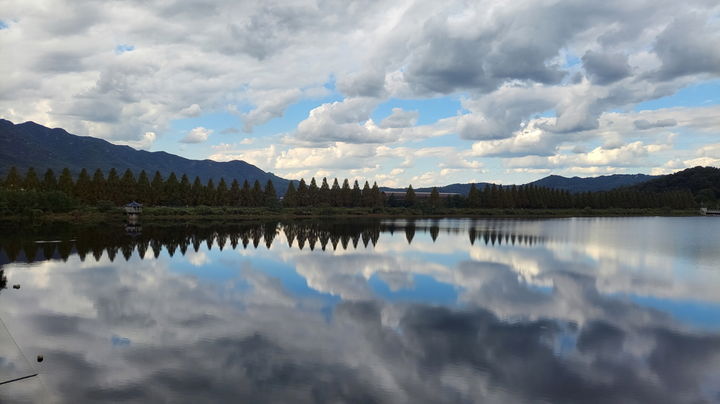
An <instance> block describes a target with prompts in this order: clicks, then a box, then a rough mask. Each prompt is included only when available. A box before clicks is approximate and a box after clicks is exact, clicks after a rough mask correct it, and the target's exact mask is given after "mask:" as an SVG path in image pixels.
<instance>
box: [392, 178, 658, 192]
mask: <svg viewBox="0 0 720 404" xmlns="http://www.w3.org/2000/svg"><path fill="white" fill-rule="evenodd" d="M653 178H657V177H655V176H652V175H645V174H615V175H603V176H600V177H587V178H580V177H572V178H567V177H563V176H560V175H550V176H547V177H545V178H542V179H539V180H537V181H533V182H530V183H528V184H526V185H535V186H538V187H545V188H555V189H562V190H565V191H570V192H572V193H577V192H586V191H591V192H593V191H609V190H611V189H615V188H620V187H627V186H632V185H636V184H639V183H642V182H645V181H648V180H651V179H653ZM471 185H472V183H468V184H450V185H445V186H442V187H438V192H451V193H458V194H463V195H467V194H468V193H469V192H470V186H471ZM488 185H492V184H490V183H487V182H478V183H475V187H477V189H478V190H480V191H482V190H483V188H485V187H486V186H488ZM380 189H381V190H382V191H396V192H402V191H405V188H380ZM415 191H416V192H430V191H432V187H425V188H416V189H415Z"/></svg>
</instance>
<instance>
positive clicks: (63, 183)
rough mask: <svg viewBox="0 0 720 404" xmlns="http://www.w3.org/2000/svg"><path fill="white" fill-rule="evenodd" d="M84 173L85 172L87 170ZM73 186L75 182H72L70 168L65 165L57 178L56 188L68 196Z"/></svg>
mask: <svg viewBox="0 0 720 404" xmlns="http://www.w3.org/2000/svg"><path fill="white" fill-rule="evenodd" d="M85 173H86V174H87V171H86V172H85ZM74 187H75V184H73V179H72V174H70V169H69V168H67V167H65V168H63V170H62V172H61V173H60V178H59V179H58V190H60V191H61V192H64V193H65V195H68V196H70V195H72V194H73V189H74Z"/></svg>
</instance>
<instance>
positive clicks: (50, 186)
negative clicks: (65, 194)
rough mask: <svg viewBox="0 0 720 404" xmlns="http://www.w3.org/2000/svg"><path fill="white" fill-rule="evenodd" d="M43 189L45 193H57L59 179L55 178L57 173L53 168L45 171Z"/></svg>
mask: <svg viewBox="0 0 720 404" xmlns="http://www.w3.org/2000/svg"><path fill="white" fill-rule="evenodd" d="M41 188H42V189H43V191H55V190H56V189H57V179H56V178H55V173H54V172H53V170H52V168H48V169H47V171H45V175H43V181H42V185H41Z"/></svg>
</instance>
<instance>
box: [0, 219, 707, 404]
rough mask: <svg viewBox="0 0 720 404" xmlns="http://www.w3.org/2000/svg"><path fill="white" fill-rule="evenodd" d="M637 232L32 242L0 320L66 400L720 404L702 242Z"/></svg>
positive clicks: (250, 229)
mask: <svg viewBox="0 0 720 404" xmlns="http://www.w3.org/2000/svg"><path fill="white" fill-rule="evenodd" d="M628 220H630V222H628V221H621V220H612V219H611V220H597V221H595V220H580V221H578V220H562V221H502V220H499V221H484V220H477V221H470V220H467V221H463V220H440V221H434V220H428V221H367V222H353V223H342V222H324V223H317V222H288V223H255V224H251V223H248V224H243V225H234V226H222V227H212V228H202V227H197V228H195V227H184V229H185V230H182V231H181V229H180V228H173V229H152V228H148V227H145V228H144V229H143V232H142V234H140V235H137V236H135V237H130V236H127V235H126V234H124V233H123V232H122V231H120V232H118V233H119V234H112V235H111V234H108V232H107V229H104V230H103V231H96V232H91V231H87V230H84V231H83V232H75V231H73V230H68V231H67V232H66V233H62V232H60V233H58V234H57V235H56V236H55V237H50V236H51V235H52V234H50V233H47V234H44V235H42V238H38V236H35V237H33V236H32V235H28V236H26V237H22V240H19V241H18V240H15V241H12V242H11V241H10V240H8V241H6V240H5V239H3V240H2V247H3V250H4V251H6V254H7V257H8V258H7V260H8V261H9V260H10V257H11V256H12V257H14V259H15V260H17V261H18V262H17V263H14V264H13V263H7V264H5V265H4V267H3V269H4V271H5V273H6V275H7V277H8V280H9V282H10V283H15V282H18V283H21V284H22V289H20V290H13V289H10V290H3V291H2V293H0V313H2V316H3V319H7V322H8V326H9V328H10V329H11V330H12V331H13V335H14V336H15V337H16V338H17V340H18V341H22V343H21V344H20V345H21V347H22V348H23V350H24V351H25V352H26V354H28V355H35V354H37V353H43V354H44V355H45V358H46V360H45V362H43V364H42V365H39V366H38V367H39V370H40V372H41V374H42V376H43V378H44V379H43V380H44V381H45V383H46V385H47V390H49V393H48V396H49V398H50V400H49V401H53V400H54V401H57V402H87V401H91V402H104V401H110V402H117V401H127V402H188V403H189V402H193V403H196V402H236V401H249V402H288V401H291V402H363V403H365V402H408V403H409V402H413V403H440V402H483V403H493V402H496V403H525V402H527V403H531V402H533V403H534V402H552V403H576V402H602V403H606V402H607V403H626V402H627V403H633V402H636V403H645V402H652V403H685V402H710V403H712V402H718V401H720V388H719V387H718V386H720V365H718V363H720V362H719V361H720V334H719V333H718V330H720V328H718V327H717V323H718V322H719V321H720V315H718V314H720V311H714V310H716V308H717V307H718V301H719V300H720V298H719V297H718V294H717V290H719V289H718V288H719V287H720V274H718V271H717V270H716V269H713V268H711V267H707V266H706V263H707V262H710V261H712V260H714V259H717V258H718V255H717V254H718V252H717V247H718V245H717V242H715V241H714V240H713V239H712V238H711V237H707V236H708V235H711V234H712V232H713V231H714V228H713V226H712V225H707V224H706V222H697V221H692V220H689V221H686V220H681V221H674V220H670V219H668V220H665V219H653V218H649V219H647V220H639V221H634V220H635V219H628ZM656 220H664V221H663V222H660V223H658V222H657V221H656ZM638 226H641V227H643V229H641V230H637V232H639V233H644V234H646V237H650V236H652V238H653V239H654V245H657V246H658V247H656V248H651V247H646V248H644V249H641V248H640V246H642V245H644V244H643V243H645V241H644V240H639V239H638V237H637V233H636V231H635V230H631V229H634V228H637V227H638ZM662 229H666V230H667V229H673V230H674V231H662ZM691 232H695V233H696V234H699V236H698V238H697V239H695V240H694V241H693V242H692V243H691V244H687V243H688V242H687V241H682V240H685V239H687V238H688V234H690V233H691ZM30 240H34V241H37V240H41V241H42V240H46V241H48V240H49V241H53V242H52V243H40V244H37V243H33V242H31V241H30ZM13 243H14V244H13ZM683 243H686V244H683ZM64 244H66V246H65V247H62V248H61V246H62V245H64ZM48 245H50V246H52V248H51V247H49V246H48ZM670 246H676V247H677V248H676V249H672V248H670ZM690 246H692V249H690ZM688 250H690V251H691V252H688ZM7 251H10V252H7ZM12 251H16V253H15V255H12ZM38 251H42V253H40V252H38ZM61 251H68V252H67V254H66V255H65V256H64V255H63V253H62V252H61ZM83 252H84V253H83ZM23 257H33V258H32V259H34V260H35V261H34V262H32V263H26V262H25V261H27V260H26V259H25V258H23ZM42 257H50V258H52V259H50V260H46V261H42V259H43V258H42ZM90 257H92V259H90ZM118 257H123V259H118ZM64 260H66V261H64ZM1 356H3V357H6V356H5V355H1ZM38 388H39V387H38ZM18 397H19V396H16V395H9V393H6V392H4V391H3V390H0V399H2V400H6V399H7V400H9V401H16V402H18V401H19V402H22V397H20V399H18ZM27 401H28V402H33V400H31V399H28V400H27ZM35 401H37V400H35Z"/></svg>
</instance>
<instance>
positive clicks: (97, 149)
mask: <svg viewBox="0 0 720 404" xmlns="http://www.w3.org/2000/svg"><path fill="white" fill-rule="evenodd" d="M12 166H15V167H17V168H18V169H20V170H21V171H23V172H24V171H25V170H26V169H27V168H29V167H34V168H35V170H36V171H37V172H38V174H39V175H42V173H43V171H45V170H46V169H48V168H52V169H53V170H55V171H56V175H57V174H59V172H60V170H62V169H63V168H65V167H67V168H69V169H70V170H71V171H72V172H73V174H75V175H77V174H78V173H79V172H80V170H81V169H83V168H87V169H88V170H90V171H91V175H92V171H93V170H95V169H97V168H100V169H102V170H103V171H105V172H107V171H108V170H110V169H111V168H115V169H116V170H118V172H119V174H120V175H122V172H123V171H125V170H126V169H128V168H129V169H131V170H132V171H133V172H135V173H136V174H137V173H138V172H139V171H140V170H145V171H146V172H147V173H148V175H150V176H151V175H152V174H153V173H154V172H155V171H160V173H162V174H163V175H164V176H167V175H169V174H170V173H171V172H174V173H175V174H176V175H178V176H181V175H182V174H187V175H188V177H190V180H191V181H192V179H194V178H195V176H199V177H200V178H201V179H202V180H203V181H207V180H208V179H213V180H214V181H216V182H217V181H219V180H220V178H225V180H226V181H228V182H230V181H232V180H233V179H237V180H238V181H243V180H248V181H249V182H250V183H252V182H254V181H255V180H259V181H260V182H261V183H262V184H263V185H264V184H265V182H267V180H272V181H273V183H274V184H275V188H276V189H277V190H278V191H279V193H280V194H283V193H284V191H285V189H286V188H287V186H288V184H289V183H290V180H287V179H284V178H281V177H278V176H276V175H274V174H273V173H269V172H265V171H263V170H261V169H259V168H258V167H256V166H254V165H252V164H249V163H246V162H244V161H240V160H233V161H228V162H217V161H213V160H190V159H186V158H183V157H180V156H176V155H174V154H170V153H166V152H148V151H144V150H135V149H133V148H132V147H129V146H119V145H115V144H112V143H110V142H108V141H105V140H102V139H98V138H94V137H89V136H76V135H73V134H70V133H68V132H66V131H65V130H63V129H50V128H47V127H45V126H42V125H39V124H37V123H34V122H25V123H21V124H17V125H16V124H13V123H12V122H10V121H7V120H4V119H0V176H3V177H4V175H5V174H6V173H7V171H8V170H9V168H10V167H12ZM306 180H307V179H306ZM530 184H532V185H536V186H539V187H548V188H555V189H562V190H567V191H570V192H573V193H576V192H587V191H608V190H611V189H615V188H619V187H634V188H637V189H641V190H647V191H660V190H689V191H691V192H692V193H693V194H695V195H697V194H698V193H701V194H702V195H705V196H706V197H707V198H709V199H712V197H713V196H714V197H715V198H720V169H718V168H713V167H695V168H692V169H687V170H684V171H681V172H678V173H675V174H672V175H665V176H651V175H644V174H615V175H603V176H600V177H588V178H580V177H572V178H567V177H562V176H559V175H550V176H548V177H545V178H542V179H540V180H537V181H533V182H531V183H530ZM471 185H472V184H471V183H468V184H450V185H445V186H440V187H438V191H439V192H443V193H458V194H463V195H467V194H468V192H469V191H470V187H471ZM488 185H492V184H490V183H486V182H480V183H475V186H476V187H477V188H478V189H480V190H482V189H483V188H485V187H486V186H488ZM381 190H383V191H405V188H387V187H382V188H381ZM415 190H416V191H417V192H430V191H431V190H432V187H424V188H416V189H415Z"/></svg>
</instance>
